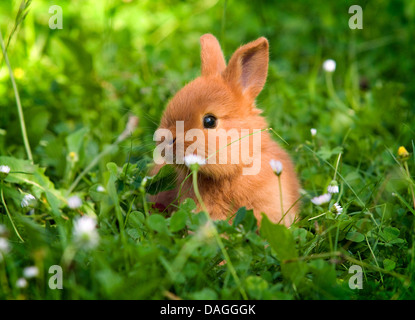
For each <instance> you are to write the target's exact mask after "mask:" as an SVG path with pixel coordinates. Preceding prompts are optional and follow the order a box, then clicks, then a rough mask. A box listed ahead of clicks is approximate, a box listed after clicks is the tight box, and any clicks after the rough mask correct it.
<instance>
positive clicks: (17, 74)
mask: <svg viewBox="0 0 415 320" xmlns="http://www.w3.org/2000/svg"><path fill="white" fill-rule="evenodd" d="M13 73H14V77H15V78H16V79H22V78H23V77H24V73H25V72H24V70H23V69H22V68H16V69H14V72H13Z"/></svg>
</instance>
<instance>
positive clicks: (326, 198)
mask: <svg viewBox="0 0 415 320" xmlns="http://www.w3.org/2000/svg"><path fill="white" fill-rule="evenodd" d="M330 200H331V193H325V194H322V195H321V196H318V197H314V198H312V199H311V202H312V203H313V204H315V205H316V206H320V205H322V204H325V203H327V202H329V201H330Z"/></svg>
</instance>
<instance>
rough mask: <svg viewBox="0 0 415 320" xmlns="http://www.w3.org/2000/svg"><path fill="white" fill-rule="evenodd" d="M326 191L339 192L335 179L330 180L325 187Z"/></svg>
mask: <svg viewBox="0 0 415 320" xmlns="http://www.w3.org/2000/svg"><path fill="white" fill-rule="evenodd" d="M327 192H328V193H339V185H338V183H337V181H336V180H332V181H331V182H330V184H329V186H328V187H327Z"/></svg>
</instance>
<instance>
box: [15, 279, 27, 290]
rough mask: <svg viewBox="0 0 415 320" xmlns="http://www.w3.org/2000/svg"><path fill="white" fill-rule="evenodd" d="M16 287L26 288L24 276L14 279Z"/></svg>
mask: <svg viewBox="0 0 415 320" xmlns="http://www.w3.org/2000/svg"><path fill="white" fill-rule="evenodd" d="M16 287H18V288H26V287H27V281H26V279H25V278H19V279H17V281H16Z"/></svg>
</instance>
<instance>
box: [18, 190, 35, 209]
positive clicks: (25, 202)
mask: <svg viewBox="0 0 415 320" xmlns="http://www.w3.org/2000/svg"><path fill="white" fill-rule="evenodd" d="M35 202H36V198H35V197H34V196H33V195H32V194H30V193H28V194H25V195H24V197H23V199H22V202H21V203H20V205H21V206H22V208H26V207H30V206H32V205H34V203H35Z"/></svg>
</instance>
